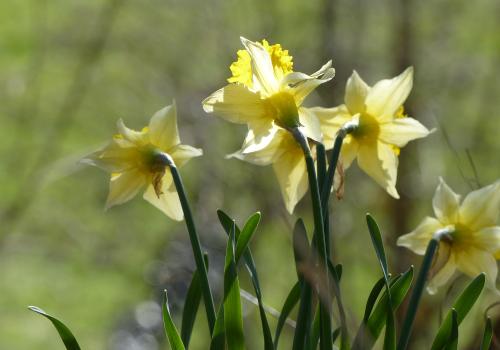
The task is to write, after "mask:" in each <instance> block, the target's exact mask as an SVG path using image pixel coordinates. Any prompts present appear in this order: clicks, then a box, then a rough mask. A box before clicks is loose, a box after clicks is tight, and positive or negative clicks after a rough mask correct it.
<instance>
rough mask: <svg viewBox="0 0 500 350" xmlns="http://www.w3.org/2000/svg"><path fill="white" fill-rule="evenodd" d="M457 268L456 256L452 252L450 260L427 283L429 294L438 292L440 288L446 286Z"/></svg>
mask: <svg viewBox="0 0 500 350" xmlns="http://www.w3.org/2000/svg"><path fill="white" fill-rule="evenodd" d="M456 269H457V265H456V263H455V256H454V255H453V254H451V255H450V257H449V258H448V262H447V263H446V264H445V265H444V266H443V267H442V268H441V269H440V270H439V271H438V272H437V273H436V274H435V275H434V277H433V278H432V279H431V280H430V282H429V284H428V285H427V291H428V292H429V294H436V292H437V290H438V288H439V287H441V286H444V285H445V284H446V283H447V282H448V281H449V280H450V278H451V277H452V276H453V274H454V273H455V271H456Z"/></svg>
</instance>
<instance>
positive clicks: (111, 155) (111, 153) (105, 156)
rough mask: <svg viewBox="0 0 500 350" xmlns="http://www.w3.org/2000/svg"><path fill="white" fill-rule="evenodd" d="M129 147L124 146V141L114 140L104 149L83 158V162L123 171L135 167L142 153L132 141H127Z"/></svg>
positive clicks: (109, 170)
mask: <svg viewBox="0 0 500 350" xmlns="http://www.w3.org/2000/svg"><path fill="white" fill-rule="evenodd" d="M126 142H127V143H128V144H127V147H122V146H121V145H122V144H123V142H117V140H112V141H111V142H110V143H109V144H107V145H106V146H104V147H103V148H102V149H100V150H98V151H96V152H94V153H91V154H89V155H88V156H86V157H85V158H84V159H82V160H81V162H82V163H85V164H89V165H94V166H97V167H99V168H101V169H103V170H106V171H108V172H110V173H121V172H124V171H127V170H131V169H134V168H135V167H136V166H137V164H138V162H139V157H140V154H139V153H138V150H137V148H136V147H135V145H133V144H132V143H130V142H128V141H126Z"/></svg>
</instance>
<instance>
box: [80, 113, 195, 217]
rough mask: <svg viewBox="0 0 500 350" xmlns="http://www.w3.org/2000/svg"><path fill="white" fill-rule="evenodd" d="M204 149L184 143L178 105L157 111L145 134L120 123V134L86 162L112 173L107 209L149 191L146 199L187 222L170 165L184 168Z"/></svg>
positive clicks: (86, 159)
mask: <svg viewBox="0 0 500 350" xmlns="http://www.w3.org/2000/svg"><path fill="white" fill-rule="evenodd" d="M201 155H202V150H201V149H197V148H194V147H191V146H188V145H182V144H181V143H180V138H179V131H178V129H177V114H176V107H175V104H173V105H170V106H167V107H165V108H163V109H161V110H160V111H158V112H156V113H155V114H154V115H153V117H152V118H151V120H150V122H149V126H147V127H145V128H144V129H142V130H141V131H135V130H131V129H129V128H127V127H126V126H125V124H124V123H123V121H122V120H121V119H120V120H119V121H118V134H117V135H115V136H114V137H113V139H112V141H111V142H110V143H109V144H108V145H106V146H105V147H104V148H102V149H100V150H98V151H97V152H94V153H92V154H90V155H89V156H88V157H86V158H85V159H83V162H85V163H88V164H91V165H95V166H97V167H99V168H102V169H104V170H106V171H108V172H110V173H111V180H110V184H109V186H110V189H109V195H108V199H107V201H106V209H107V208H110V207H112V206H114V205H117V204H122V203H125V202H127V201H129V200H130V199H132V198H133V197H134V196H135V195H136V194H137V193H138V192H139V191H141V190H143V189H145V192H144V195H143V197H144V199H145V200H147V201H148V202H150V203H151V204H153V205H154V206H155V207H157V208H158V209H160V210H161V211H162V212H163V213H165V214H166V215H167V216H169V217H170V218H172V219H174V220H177V221H180V220H182V219H183V212H182V207H181V204H180V201H179V198H178V195H177V191H176V189H175V186H174V183H173V180H172V175H171V173H170V171H168V169H166V168H167V167H168V166H169V165H170V164H169V162H173V164H174V165H175V166H177V167H181V166H183V165H184V164H185V163H186V162H187V161H188V160H189V159H191V158H193V157H199V156H201Z"/></svg>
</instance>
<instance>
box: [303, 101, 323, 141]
mask: <svg viewBox="0 0 500 350" xmlns="http://www.w3.org/2000/svg"><path fill="white" fill-rule="evenodd" d="M299 120H300V124H301V125H302V126H300V127H299V129H300V131H301V132H302V133H303V134H304V135H305V136H306V137H308V138H310V139H312V140H314V141H316V142H321V141H322V140H323V136H322V133H321V125H320V123H319V120H318V117H317V116H316V114H314V113H313V112H312V111H311V110H310V109H309V108H305V107H300V108H299Z"/></svg>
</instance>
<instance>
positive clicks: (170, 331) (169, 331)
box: [162, 290, 185, 350]
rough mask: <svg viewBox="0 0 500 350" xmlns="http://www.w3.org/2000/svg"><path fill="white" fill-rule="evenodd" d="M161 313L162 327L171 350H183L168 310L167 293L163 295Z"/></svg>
mask: <svg viewBox="0 0 500 350" xmlns="http://www.w3.org/2000/svg"><path fill="white" fill-rule="evenodd" d="M162 313H163V325H164V327H165V334H166V335H167V339H168V342H169V344H170V347H171V348H172V350H184V349H185V348H184V344H183V343H182V339H181V336H180V335H179V332H178V331H177V328H176V327H175V324H174V321H173V320H172V316H171V315H170V309H169V308H168V297H167V291H166V290H165V291H164V294H163V303H162Z"/></svg>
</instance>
